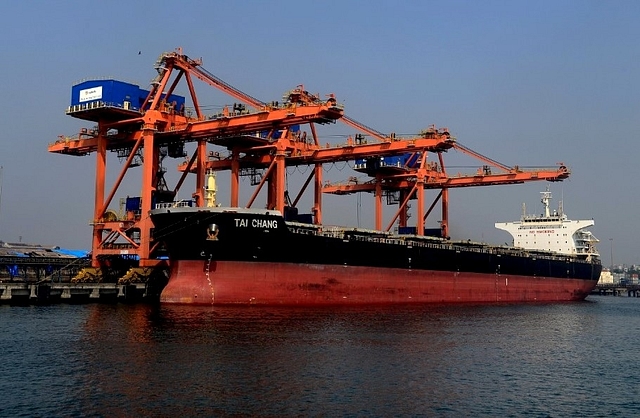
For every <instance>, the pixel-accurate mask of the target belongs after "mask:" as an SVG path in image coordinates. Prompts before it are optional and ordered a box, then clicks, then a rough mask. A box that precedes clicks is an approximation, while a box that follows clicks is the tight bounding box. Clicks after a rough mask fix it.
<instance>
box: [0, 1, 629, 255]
mask: <svg viewBox="0 0 640 418" xmlns="http://www.w3.org/2000/svg"><path fill="white" fill-rule="evenodd" d="M383 4H384V3H383ZM285 5H286V7H285ZM466 6H467V7H468V8H469V9H471V10H468V13H465V14H463V15H460V14H455V15H452V14H451V13H452V12H453V11H452V10H445V9H438V8H434V7H433V6H420V5H409V6H407V8H408V9H409V10H404V11H402V10H391V9H392V8H393V6H392V4H391V3H388V4H384V6H383V7H382V8H381V10H379V11H375V10H368V11H367V14H368V19H359V17H361V15H362V10H360V9H361V7H358V6H356V5H350V6H344V5H341V8H346V10H341V13H334V12H331V11H326V10H320V9H314V7H315V6H303V9H301V8H299V6H297V7H293V3H291V4H289V3H286V4H285V3H283V4H282V8H281V9H280V8H279V9H278V12H279V18H278V22H300V16H301V15H304V16H313V17H314V19H315V20H316V22H315V24H314V25H312V26H313V27H314V28H322V30H316V29H313V30H312V28H310V27H307V25H302V27H300V26H296V30H294V32H298V36H292V35H291V34H290V33H282V32H281V31H280V30H275V28H274V37H275V38H277V42H276V41H275V40H274V42H273V43H267V42H266V40H265V39H262V38H261V37H260V33H261V32H262V31H264V29H263V27H264V26H263V25H260V29H257V27H258V25H257V23H258V22H259V21H260V20H261V19H262V18H263V15H264V11H260V10H259V9H260V7H262V6H258V5H247V6H246V7H247V8H248V9H245V10H243V11H242V12H240V11H234V10H224V7H228V6H218V7H217V8H216V9H215V13H214V11H213V10H212V11H211V13H210V14H209V15H207V16H206V17H205V16H202V17H200V16H195V17H194V13H193V10H194V9H193V8H188V7H186V8H185V9H184V10H183V11H178V12H176V13H175V14H174V13H172V17H173V19H174V20H173V22H174V23H176V25H177V24H178V23H180V22H185V21H186V20H187V18H188V19H203V22H204V21H206V22H207V24H206V25H202V26H206V27H207V29H200V30H201V31H204V32H206V33H201V34H200V36H198V37H197V39H196V40H194V39H193V37H192V36H186V35H185V36H182V35H180V34H178V35H176V36H170V37H169V38H168V39H162V40H161V39H159V38H160V37H155V38H150V39H148V40H142V41H140V40H138V39H139V38H140V36H136V37H133V38H131V37H129V36H127V35H126V34H124V33H126V31H124V30H122V31H118V30H117V29H118V27H119V26H120V25H122V28H124V27H126V26H127V24H128V23H131V22H127V19H128V18H127V17H124V18H122V20H120V21H117V22H114V21H113V20H111V19H108V18H107V17H106V16H107V12H109V11H110V10H112V9H113V8H117V7H118V6H117V4H116V5H110V6H109V9H108V10H107V9H104V10H100V8H98V9H97V10H94V8H93V7H92V8H91V9H92V10H91V12H95V11H97V13H95V14H94V16H95V19H94V20H93V21H92V26H91V27H92V30H93V31H94V32H95V33H100V35H97V39H98V42H96V41H95V40H96V38H95V37H89V36H87V37H84V38H83V37H82V36H76V37H74V36H73V35H76V34H77V33H78V28H77V25H74V24H72V22H74V21H73V19H72V18H73V17H74V16H76V17H77V16H81V15H82V14H83V13H85V14H87V13H88V12H89V10H88V9H86V8H85V7H86V6H82V5H79V4H78V5H76V7H74V10H73V13H72V14H70V15H67V13H68V12H69V11H68V10H67V11H64V12H62V11H54V10H46V6H45V7H43V8H41V9H40V10H38V12H36V13H35V14H33V13H31V14H29V15H27V12H26V10H20V8H22V7H25V6H22V5H19V4H16V5H14V6H13V7H14V8H15V12H16V13H14V14H13V20H14V21H21V20H20V19H21V18H22V16H24V19H26V18H27V16H28V19H29V20H30V21H31V23H30V24H29V26H30V27H32V30H31V31H30V32H29V33H28V34H27V35H26V36H25V34H24V33H19V30H20V28H19V27H18V26H17V25H16V26H15V29H12V28H13V27H14V26H13V25H9V24H8V23H9V22H7V25H5V27H7V28H8V29H9V30H10V31H11V36H10V38H11V39H14V40H15V41H16V42H13V43H12V44H11V46H10V51H9V54H8V55H7V57H8V58H9V62H11V63H13V64H12V65H9V66H8V67H7V70H8V71H7V74H6V75H5V78H4V80H5V82H4V83H3V88H4V90H5V97H7V98H8V100H7V104H6V111H5V112H3V114H4V116H3V125H4V134H3V136H2V140H1V142H2V147H3V152H2V155H3V159H2V161H1V163H2V165H3V194H2V203H1V205H2V206H1V207H0V238H2V239H4V240H6V241H17V240H18V239H19V237H22V240H23V241H25V242H37V243H51V244H52V245H60V246H63V247H67V248H89V247H90V238H91V237H90V236H91V227H90V226H89V222H90V220H91V217H92V203H93V174H94V170H95V160H94V158H92V157H82V158H70V157H61V156H56V155H51V154H48V153H47V152H46V145H47V143H49V142H51V141H53V140H55V139H56V137H57V135H59V134H68V135H71V134H73V133H75V132H77V131H78V129H79V127H80V126H83V125H82V124H81V123H80V122H79V121H75V120H73V119H72V118H69V117H67V116H64V109H65V108H66V106H68V103H69V91H70V88H71V85H72V84H74V83H75V82H77V81H79V80H81V79H84V78H91V77H102V76H109V77H113V78H115V79H120V80H125V81H128V80H130V79H131V78H132V77H136V78H137V80H132V82H134V83H136V84H139V85H140V86H141V87H143V88H146V85H147V84H148V82H149V81H150V78H151V77H152V76H153V75H154V74H153V73H152V72H151V71H150V70H151V64H152V63H153V61H155V58H156V57H157V55H159V54H160V53H161V52H163V51H167V50H169V49H170V48H172V47H174V46H178V45H179V46H182V47H184V48H185V50H186V52H187V53H188V54H196V55H197V56H198V57H199V56H202V57H203V58H204V60H205V68H207V69H208V70H209V71H211V72H213V73H214V74H216V75H218V76H220V77H221V78H223V79H224V80H225V81H228V82H230V83H232V84H233V85H234V86H236V87H238V88H240V89H242V90H243V91H246V92H249V93H250V94H251V95H253V96H255V97H258V98H260V99H262V100H264V101H268V100H272V99H276V98H278V97H279V96H280V95H281V94H282V93H283V92H284V91H286V90H289V89H290V88H292V87H293V86H294V85H295V84H298V83H304V84H305V86H306V87H308V89H309V90H310V91H312V92H316V91H319V92H322V93H326V92H332V93H335V94H336V95H337V97H338V98H339V100H340V101H341V102H343V103H344V104H345V110H346V113H347V114H348V115H349V116H351V117H354V118H355V119H357V120H359V121H361V122H363V123H365V124H367V125H369V126H372V127H374V128H375V129H377V130H379V131H382V132H396V133H399V134H408V135H410V134H416V133H417V132H419V131H420V130H421V129H424V128H426V127H427V126H428V125H430V124H436V125H437V126H447V127H449V129H450V131H451V132H452V134H453V135H454V136H456V137H457V138H458V140H459V141H460V142H461V143H463V144H465V145H467V146H470V147H472V148H473V149H475V150H477V151H479V152H482V153H484V154H485V155H489V156H490V157H491V158H494V159H496V160H497V161H500V162H503V163H506V164H518V165H520V166H523V167H526V166H537V165H540V164H545V165H551V164H553V163H556V162H564V163H566V164H567V165H568V166H569V168H570V169H571V172H572V176H571V177H570V179H569V180H568V181H565V182H566V183H567V184H556V185H554V187H553V188H552V191H553V192H554V198H555V200H554V202H556V203H557V200H558V199H560V198H562V199H563V200H564V202H565V210H566V212H567V213H568V214H569V216H570V217H572V218H591V217H593V218H594V219H595V220H596V226H595V228H594V234H595V235H596V236H598V237H600V238H601V240H602V242H601V244H600V247H599V248H600V252H601V254H602V255H603V257H602V258H603V264H605V265H608V264H613V263H615V264H620V263H621V262H623V263H625V264H632V263H633V262H634V261H635V260H636V259H637V257H636V252H637V251H636V248H637V246H636V244H635V242H636V241H637V235H638V234H637V230H635V228H634V226H635V225H637V224H638V222H637V221H638V219H637V217H638V215H637V214H636V212H635V211H633V210H632V208H633V203H634V199H635V196H634V195H633V193H632V192H630V191H631V190H633V189H634V187H633V186H634V181H635V179H636V178H638V175H637V173H636V172H635V171H636V170H638V168H637V166H636V164H635V163H634V160H633V159H634V155H637V154H638V153H637V152H635V150H634V149H633V148H631V147H636V146H637V143H635V142H634V141H632V140H630V139H629V138H633V136H634V135H637V132H638V131H639V129H638V122H637V118H636V117H634V116H637V111H638V104H637V103H638V101H637V97H638V95H637V94H635V93H638V81H637V80H636V79H635V78H634V77H633V74H635V73H637V72H636V71H634V70H635V68H634V66H636V67H637V65H638V63H637V62H632V61H630V58H629V57H632V56H637V55H638V54H637V53H636V54H634V51H637V48H638V47H637V46H636V45H635V44H633V42H632V40H633V39H634V38H637V37H636V36H635V35H637V33H636V32H634V31H637V28H635V27H633V26H632V24H631V22H632V21H633V19H631V16H637V15H638V14H637V11H638V10H637V6H634V5H633V4H632V3H621V4H620V5H619V6H618V8H614V9H607V10H604V6H597V5H589V6H579V8H581V10H582V11H583V13H582V14H580V13H574V10H573V9H574V8H575V7H573V8H567V10H564V9H563V8H562V6H553V5H552V3H543V4H542V5H541V6H540V11H539V12H536V13H533V14H532V15H531V13H529V12H527V11H525V10H521V8H520V7H518V6H517V5H512V6H509V7H507V8H505V7H504V5H502V6H500V7H498V6H497V5H494V6H492V7H488V8H486V7H483V9H484V10H480V9H475V7H480V6H473V5H466ZM574 6H575V5H574ZM129 7H130V6H129ZM600 7H602V8H603V9H602V10H600V9H599V8H600ZM305 8H306V9H305ZM309 9H310V10H309ZM569 9H572V10H569ZM629 9H630V10H629ZM549 11H552V12H554V13H552V14H551V16H549V13H548V12H549ZM100 12H103V13H102V14H101V13H100ZM159 13H160V14H162V12H159ZM133 15H135V13H132V16H133ZM16 16H17V17H18V18H17V19H16ZM52 16H55V17H56V18H57V19H51V17H52ZM389 16H391V18H389ZM419 16H420V17H422V18H426V17H429V18H428V19H426V20H427V21H428V22H429V25H428V26H424V25H422V23H423V22H424V19H422V18H419ZM454 16H455V19H454ZM489 16H491V19H486V18H488V17H489ZM483 17H485V19H483ZM5 19H6V17H5ZM234 19H236V20H238V19H244V20H245V21H248V22H249V23H254V25H252V24H248V25H245V26H243V31H242V32H241V33H239V34H238V36H234V35H233V34H234V33H236V32H235V31H234V29H235V27H234V25H233V24H232V23H231V22H233V21H234ZM403 19H408V21H409V23H413V24H407V21H405V20H403ZM413 19H415V20H413ZM536 19H538V20H536ZM50 20H51V21H54V20H55V21H57V22H58V24H57V25H56V30H54V31H51V30H49V29H50V28H51V26H47V24H45V22H48V21H50ZM159 20H162V19H149V21H143V22H139V21H137V20H136V24H137V26H136V29H137V32H139V31H142V32H144V28H145V27H146V28H149V30H150V31H151V28H156V29H159V27H160V26H161V25H159V24H158V23H157V22H158V21H159ZM303 20H304V19H303ZM152 21H153V22H152ZM189 21H190V22H191V20H189ZM304 21H305V22H306V23H310V22H309V21H307V20H304ZM497 21H500V22H508V23H509V25H508V26H507V25H506V24H505V25H504V26H501V27H497V26H495V25H494V24H493V23H495V22H497ZM592 21H594V22H595V21H597V22H598V25H604V26H607V27H608V28H609V30H608V31H607V32H606V33H602V32H597V33H596V32H590V31H589V30H588V29H587V28H586V26H587V23H589V22H592ZM607 21H611V22H613V21H615V22H616V25H615V26H612V25H606V22H607ZM38 22H39V23H41V24H38ZM60 22H68V25H64V24H59V23H60ZM280 25H281V24H276V25H274V27H280ZM389 25H392V26H393V28H394V30H393V31H380V28H381V27H389ZM190 26H191V27H195V26H197V24H193V23H190ZM282 26H283V27H287V28H288V27H289V24H287V23H282ZM507 27H509V28H515V27H519V29H518V30H516V29H510V30H509V31H516V32H515V36H512V38H513V39H509V36H505V35H506V34H507V32H509V31H508V30H507V29H506V28H507ZM346 28H349V30H348V31H347V30H346ZM445 28H446V29H447V30H444V29H445ZM452 28H455V30H453V29H452ZM545 28H548V29H554V30H553V31H547V33H545V30H544V29H545ZM439 29H442V30H439ZM289 30H291V29H289ZM158 31H159V30H158ZM575 31H578V33H580V34H582V35H584V36H582V37H581V36H577V35H575V33H576V32H575ZM179 32H180V31H179ZM188 32H189V31H185V33H188ZM285 32H286V31H285ZM119 33H122V34H119ZM139 33H140V32H139ZM350 33H352V34H353V35H351V36H349V34H350ZM444 33H446V35H445V34H444ZM478 33H484V34H485V35H486V36H485V37H482V38H477V34H478ZM509 33H512V32H509ZM45 34H46V36H45ZM107 34H109V35H107ZM569 34H573V35H572V36H568V35H569ZM21 38H26V39H21ZM109 38H113V39H114V41H116V42H114V43H113V44H111V45H109V43H108V42H110V40H109ZM125 39H126V41H125ZM212 39H213V40H215V39H220V41H212ZM222 39H225V41H224V42H223V41H222ZM595 39H597V40H598V42H592V41H591V40H595ZM71 40H72V41H71ZM100 40H101V41H100ZM407 40H411V41H410V42H409V41H407ZM558 40H559V42H558ZM24 41H27V42H28V45H29V47H28V48H27V47H26V46H25V45H27V44H21V42H24ZM100 42H104V43H105V44H104V45H100ZM54 45H55V46H54ZM618 48H620V49H618ZM567 50H571V51H572V53H571V54H567V53H565V52H566V51H567ZM256 63H258V65H256ZM31 71H33V73H30V72H31ZM179 93H181V94H183V95H186V94H185V93H186V92H184V91H181V92H179ZM198 93H199V96H200V100H201V103H202V104H203V105H205V106H212V111H214V109H215V108H216V107H217V108H218V109H219V108H221V106H222V105H224V104H231V100H230V99H229V98H228V97H225V96H224V95H222V94H218V93H217V92H215V91H213V89H203V88H198ZM331 129H332V130H333V132H332V133H329V134H328V136H327V137H326V141H327V142H333V143H340V142H343V141H344V140H345V138H346V135H349V134H351V135H353V134H354V132H353V130H351V129H349V128H348V127H346V126H344V125H341V124H336V125H335V126H334V127H331ZM324 131H325V130H323V132H324ZM322 139H325V138H322ZM445 157H446V160H447V163H448V165H449V166H450V167H451V166H454V167H455V166H456V165H457V163H456V159H457V158H459V159H460V163H459V164H460V166H464V167H462V168H461V171H469V170H473V169H474V168H470V167H467V165H468V164H469V162H468V161H469V160H468V159H466V158H463V156H460V155H458V154H456V153H455V152H450V153H448V154H447V155H445ZM119 164H120V162H119V161H118V160H117V158H115V156H113V155H109V161H108V166H109V167H112V168H113V167H117V166H119ZM473 164H475V166H476V167H477V162H474V163H473ZM167 168H168V172H167V177H168V178H170V176H171V175H172V174H173V175H175V176H176V177H177V175H178V173H177V171H176V172H175V173H173V172H172V170H171V167H170V166H169V167H167ZM341 168H342V170H341ZM110 173H111V175H114V176H115V174H117V169H116V170H111V172H110ZM350 175H353V173H352V172H351V170H350V169H348V168H346V167H340V166H336V167H334V168H333V169H332V170H331V171H329V172H327V173H325V178H327V179H335V180H343V179H345V178H346V177H348V176H350ZM113 180H114V179H108V180H107V181H108V183H109V182H113ZM218 184H219V188H220V189H221V190H222V191H224V190H225V188H226V186H227V185H228V181H227V180H226V179H225V178H224V176H223V175H221V176H220V178H219V181H218ZM541 187H542V186H541V184H539V183H531V184H525V185H519V186H494V187H483V188H476V189H473V188H466V189H463V190H459V191H457V190H452V191H451V192H450V199H451V204H450V220H451V222H450V228H451V229H450V232H451V236H452V237H454V238H464V239H466V238H470V239H472V240H474V241H482V242H492V243H503V242H505V241H507V240H508V237H507V236H506V235H505V234H504V233H502V232H500V231H494V230H493V223H494V222H496V221H505V220H513V219H516V218H517V216H519V213H520V209H521V203H522V202H526V203H527V205H528V208H529V209H530V210H531V211H532V212H535V211H536V209H537V208H539V207H540V206H539V205H535V204H532V203H534V202H535V201H533V202H532V196H536V195H537V193H538V192H539V191H541ZM246 189H247V187H245V188H243V187H241V190H246ZM615 190H619V192H616V191H615ZM125 192H126V193H128V194H129V195H130V196H136V195H138V194H139V179H137V178H136V179H134V181H132V182H131V185H130V189H127V188H126V186H125V188H121V189H120V191H119V193H120V194H122V193H125ZM247 193H248V191H247ZM615 193H619V195H617V196H616V195H615ZM219 196H220V197H221V198H222V196H224V193H219ZM119 197H121V196H119ZM247 199H248V196H244V197H243V196H241V198H240V200H241V202H242V201H246V200H247ZM347 202H348V203H347ZM221 203H223V204H224V203H225V202H224V200H222V202H221ZM324 206H325V208H327V209H326V210H325V223H327V224H343V225H358V224H359V225H360V226H362V227H372V222H373V213H372V212H373V201H372V198H371V197H370V196H367V195H363V196H362V197H361V198H360V199H358V198H354V199H349V200H345V199H344V198H340V197H335V198H334V197H332V196H325V197H324ZM536 206H537V208H536ZM391 212H392V210H387V211H386V212H385V213H386V214H387V215H389V214H390V213H391ZM629 225H631V227H629ZM609 247H610V248H609ZM609 249H611V251H610V253H609ZM614 250H615V259H614V257H613V256H614ZM607 256H610V257H607ZM608 258H610V260H608Z"/></svg>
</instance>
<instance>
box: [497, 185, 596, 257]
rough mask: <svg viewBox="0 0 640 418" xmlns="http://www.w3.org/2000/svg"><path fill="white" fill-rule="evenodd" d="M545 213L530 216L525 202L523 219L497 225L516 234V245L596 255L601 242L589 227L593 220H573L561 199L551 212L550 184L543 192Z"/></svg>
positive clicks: (566, 252)
mask: <svg viewBox="0 0 640 418" xmlns="http://www.w3.org/2000/svg"><path fill="white" fill-rule="evenodd" d="M541 194H542V199H541V202H542V204H543V206H544V214H542V215H540V216H537V215H527V213H526V207H525V205H524V203H523V204H522V217H521V218H520V221H514V222H497V223H496V224H495V225H496V228H498V229H502V230H504V231H507V232H508V233H510V234H511V236H512V237H513V246H514V247H520V248H526V249H528V250H541V251H554V252H557V253H561V254H570V255H584V256H585V257H588V256H593V255H595V256H597V255H598V250H597V249H596V243H597V242H598V241H599V240H598V239H597V238H596V237H595V236H594V235H593V234H592V233H591V231H587V228H588V227H590V226H593V225H594V223H595V222H594V221H593V219H591V220H578V221H572V220H569V219H568V218H567V215H565V214H564V212H563V210H562V201H560V204H559V205H558V210H554V211H553V212H550V210H549V201H550V200H551V192H550V191H549V187H547V190H546V191H544V192H541Z"/></svg>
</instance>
